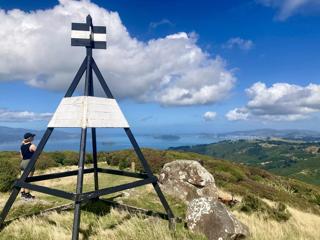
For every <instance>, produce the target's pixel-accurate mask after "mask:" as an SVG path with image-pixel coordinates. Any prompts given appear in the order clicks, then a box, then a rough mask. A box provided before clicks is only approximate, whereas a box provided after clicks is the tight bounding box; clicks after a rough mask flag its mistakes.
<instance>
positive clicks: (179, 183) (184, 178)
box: [159, 160, 217, 202]
mask: <svg viewBox="0 0 320 240" xmlns="http://www.w3.org/2000/svg"><path fill="white" fill-rule="evenodd" d="M159 183H160V186H161V189H162V190H163V191H164V192H166V193H168V194H170V195H173V196H175V197H176V198H179V199H181V200H183V201H186V202H189V201H192V200H193V199H194V198H198V197H205V196H207V197H213V198H215V199H216V198H217V188H216V185H215V182H214V178H213V176H212V175H211V174H210V173H209V172H208V171H207V170H206V169H205V168H204V167H202V166H201V164H200V163H199V162H197V161H191V160H177V161H173V162H170V163H167V164H165V165H164V167H163V169H162V170H161V172H160V176H159Z"/></svg>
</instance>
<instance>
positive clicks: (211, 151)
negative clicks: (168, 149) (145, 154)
mask: <svg viewBox="0 0 320 240" xmlns="http://www.w3.org/2000/svg"><path fill="white" fill-rule="evenodd" d="M173 149H174V150H179V151H188V152H196V153H199V154H205V155H209V156H212V157H215V158H220V159H225V160H230V161H234V162H237V163H243V164H247V165H250V166H256V167H259V168H263V169H266V170H268V171H270V172H272V173H275V174H279V175H282V176H289V177H293V178H296V179H299V180H302V181H305V182H308V183H312V184H316V185H320V142H303V141H289V140H283V139H270V140H237V141H231V140H228V141H222V142H218V143H212V144H203V145H195V146H182V147H177V148H173Z"/></svg>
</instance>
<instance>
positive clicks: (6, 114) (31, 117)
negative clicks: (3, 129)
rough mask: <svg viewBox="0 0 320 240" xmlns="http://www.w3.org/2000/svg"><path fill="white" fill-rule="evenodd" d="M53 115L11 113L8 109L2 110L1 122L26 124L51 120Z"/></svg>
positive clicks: (24, 112) (0, 110) (23, 112)
mask: <svg viewBox="0 0 320 240" xmlns="http://www.w3.org/2000/svg"><path fill="white" fill-rule="evenodd" d="M51 116H52V113H35V112H28V111H22V112H19V111H9V110H7V109H0V122H25V121H38V120H49V119H50V118H51Z"/></svg>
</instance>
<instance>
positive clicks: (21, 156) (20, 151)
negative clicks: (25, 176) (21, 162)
mask: <svg viewBox="0 0 320 240" xmlns="http://www.w3.org/2000/svg"><path fill="white" fill-rule="evenodd" d="M20 157H21V159H22V158H23V156H22V153H21V150H20Z"/></svg>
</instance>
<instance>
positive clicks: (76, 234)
mask: <svg viewBox="0 0 320 240" xmlns="http://www.w3.org/2000/svg"><path fill="white" fill-rule="evenodd" d="M86 138H87V128H82V130H81V142H80V156H79V163H78V177H77V190H76V193H77V194H81V193H82V188H83V173H84V162H85V155H86ZM80 214H81V202H80V201H77V200H76V201H75V209H74V219H73V230H72V240H78V239H79V227H80Z"/></svg>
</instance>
